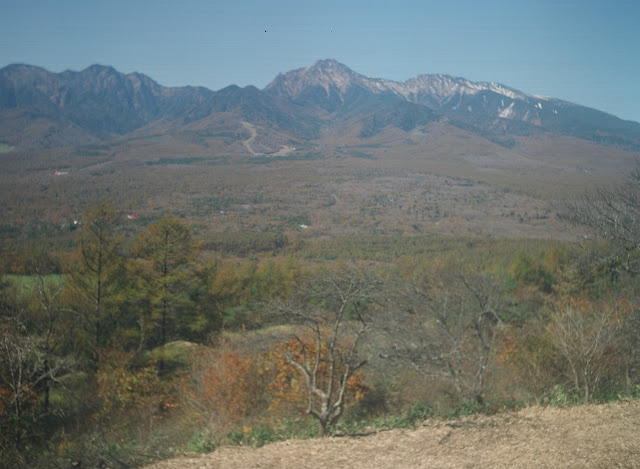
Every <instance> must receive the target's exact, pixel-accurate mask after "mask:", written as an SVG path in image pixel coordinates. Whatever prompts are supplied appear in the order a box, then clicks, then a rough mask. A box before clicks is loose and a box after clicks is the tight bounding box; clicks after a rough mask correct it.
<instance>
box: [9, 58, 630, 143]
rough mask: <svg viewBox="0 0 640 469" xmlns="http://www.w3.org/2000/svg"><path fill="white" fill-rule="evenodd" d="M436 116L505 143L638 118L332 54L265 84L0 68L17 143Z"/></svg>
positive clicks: (255, 131) (354, 137)
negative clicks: (388, 71)
mask: <svg viewBox="0 0 640 469" xmlns="http://www.w3.org/2000/svg"><path fill="white" fill-rule="evenodd" d="M434 125H439V126H445V127H446V128H447V129H455V130H456V132H458V131H459V132H460V133H461V134H464V135H467V136H469V135H472V136H473V137H474V138H479V139H481V140H484V141H487V142H491V144H495V145H498V146H500V147H504V148H513V147H514V146H517V145H518V144H519V142H520V141H521V140H522V139H549V138H555V137H571V138H575V139H579V140H582V141H586V142H589V143H592V144H597V145H604V146H612V147H616V148H618V149H622V150H628V151H633V152H636V151H638V150H640V124H639V123H636V122H632V121H625V120H622V119H619V118H617V117H615V116H613V115H610V114H607V113H604V112H601V111H598V110H595V109H590V108H587V107H584V106H580V105H577V104H573V103H569V102H567V101H563V100H560V99H556V98H550V97H544V96H534V95H530V94H526V93H523V92H521V91H518V90H515V89H512V88H509V87H507V86H504V85H501V84H499V83H493V82H492V83H484V82H482V83H479V82H472V81H469V80H466V79H464V78H459V77H452V76H448V75H419V76H417V77H415V78H412V79H409V80H406V81H403V82H399V81H391V80H386V79H383V78H369V77H366V76H363V75H361V74H358V73H356V72H354V71H353V70H351V69H349V68H348V67H347V66H345V65H343V64H341V63H339V62H337V61H335V60H331V59H330V60H321V61H318V62H316V63H315V64H313V65H311V66H309V67H306V68H301V69H298V70H293V71H289V72H287V73H284V74H279V75H278V76H277V77H275V79H274V80H273V81H272V82H271V83H269V84H268V85H267V86H266V87H265V88H264V89H262V90H260V89H258V88H256V87H253V86H247V87H245V88H240V87H238V86H235V85H231V86H228V87H226V88H224V89H221V90H219V91H212V90H209V89H206V88H203V87H192V86H189V87H181V88H169V87H164V86H161V85H159V84H158V83H156V82H155V81H153V80H152V79H151V78H149V77H147V76H145V75H143V74H140V73H131V74H123V73H120V72H118V71H117V70H115V69H114V68H112V67H107V66H102V65H92V66H90V67H88V68H87V69H85V70H83V71H81V72H73V71H65V72H62V73H52V72H49V71H47V70H44V69H42V68H39V67H35V66H30V65H20V64H16V65H9V66H7V67H4V68H2V69H0V144H3V145H4V146H5V147H8V148H15V149H17V150H38V149H45V148H56V147H64V146H74V145H81V144H88V143H97V142H109V141H114V140H119V139H123V138H139V137H144V136H149V135H158V134H180V133H183V134H184V133H189V132H191V133H199V134H201V135H207V136H216V135H218V136H222V135H224V136H225V137H226V142H227V144H228V145H229V148H230V149H231V148H235V149H242V150H243V151H249V152H250V153H252V154H258V153H260V154H266V155H269V154H276V153H277V152H281V151H282V149H283V148H294V147H296V146H298V147H299V146H303V145H305V144H306V143H308V142H313V141H316V142H319V141H322V142H325V143H326V142H345V141H350V142H353V141H358V142H360V143H362V142H366V141H368V140H371V139H375V138H378V140H379V138H380V136H381V135H384V134H385V133H389V132H394V133H395V134H394V135H398V133H399V134H402V133H405V134H407V135H415V134H420V133H424V132H426V131H428V129H429V128H431V127H432V126H434ZM240 143H244V145H240Z"/></svg>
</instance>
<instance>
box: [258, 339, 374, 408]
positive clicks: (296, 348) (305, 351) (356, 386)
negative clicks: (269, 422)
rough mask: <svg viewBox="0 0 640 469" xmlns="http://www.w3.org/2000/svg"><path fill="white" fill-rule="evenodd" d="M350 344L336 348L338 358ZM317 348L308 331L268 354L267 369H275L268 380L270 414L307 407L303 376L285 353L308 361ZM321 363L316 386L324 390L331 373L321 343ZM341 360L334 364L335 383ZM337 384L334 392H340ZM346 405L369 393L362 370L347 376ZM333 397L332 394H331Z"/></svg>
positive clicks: (296, 358) (325, 349) (327, 358)
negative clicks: (271, 395)
mask: <svg viewBox="0 0 640 469" xmlns="http://www.w3.org/2000/svg"><path fill="white" fill-rule="evenodd" d="M350 345H351V344H349V343H346V342H345V343H343V344H342V346H341V347H340V349H339V350H337V354H336V355H338V357H339V356H340V355H341V354H342V352H343V350H342V349H344V350H345V351H346V350H347V349H348V348H349V347H350ZM317 352H318V350H317V341H316V340H315V339H314V337H313V336H312V334H311V333H307V334H305V335H302V336H301V337H300V338H298V337H295V338H291V339H289V340H287V341H285V342H283V343H281V344H280V345H279V346H277V347H276V348H275V350H274V351H272V352H270V353H269V361H270V363H271V365H270V368H271V369H273V370H274V377H273V379H272V381H271V382H270V383H269V386H268V387H269V390H270V391H272V392H273V399H272V401H271V406H270V410H271V411H272V413H282V414H287V413H290V412H292V411H293V410H294V409H297V410H299V409H303V408H304V407H305V406H306V403H307V399H308V394H307V393H308V388H307V386H306V383H305V378H304V377H303V376H302V375H301V373H300V372H299V371H298V370H297V369H296V368H295V366H293V365H292V364H291V363H289V361H288V360H287V358H286V356H285V353H289V354H292V358H293V359H294V360H296V361H298V362H307V363H311V362H313V360H315V356H316V353H317ZM319 352H320V362H319V367H318V373H317V380H318V382H317V385H318V386H319V387H321V388H323V389H326V383H327V382H328V380H329V378H330V376H329V373H330V371H329V370H330V366H329V357H328V356H327V353H328V351H327V348H326V347H325V346H324V345H321V346H320V351H319ZM343 366H344V364H343V363H340V360H339V358H338V359H337V366H335V367H334V376H333V379H334V380H335V382H336V383H338V380H339V379H340V376H339V375H340V373H341V372H342V371H343ZM338 388H339V387H338V386H335V387H334V390H333V391H334V395H337V393H338V392H339V389H338ZM346 390H347V399H346V402H347V404H346V405H345V408H348V407H350V406H352V405H354V404H355V403H357V402H359V401H360V400H361V399H362V398H364V396H365V395H366V394H367V392H368V387H367V386H366V384H365V375H364V372H362V371H357V372H356V373H354V374H352V375H351V376H349V378H348V379H347V388H346ZM332 397H333V398H335V396H332Z"/></svg>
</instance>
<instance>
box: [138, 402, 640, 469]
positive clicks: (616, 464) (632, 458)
mask: <svg viewBox="0 0 640 469" xmlns="http://www.w3.org/2000/svg"><path fill="white" fill-rule="evenodd" d="M475 467H481V468H640V400H631V401H624V402H618V403H614V404H606V405H588V406H580V407H572V408H541V407H531V408H528V409H524V410H521V411H518V412H513V413H505V414H500V415H495V416H472V417H468V418H464V419H461V420H455V421H451V420H441V419H430V420H427V421H425V422H424V423H423V424H422V425H421V426H420V427H418V428H416V429H414V430H389V431H380V432H378V433H375V434H372V435H368V436H363V437H332V438H324V439H313V440H289V441H284V442H278V443H273V444H270V445H267V446H264V447H262V448H247V447H223V448H220V449H218V450H216V451H214V452H213V453H210V454H207V455H200V456H185V457H182V458H178V459H172V460H168V461H162V462H159V463H157V464H155V465H152V466H149V467H148V469H218V468H220V469H222V468H224V469H234V468H242V469H249V468H262V469H264V468H278V469H284V468H314V469H320V468H331V469H334V468H350V469H358V468H367V469H369V468H475Z"/></svg>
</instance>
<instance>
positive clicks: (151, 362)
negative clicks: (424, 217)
mask: <svg viewBox="0 0 640 469" xmlns="http://www.w3.org/2000/svg"><path fill="white" fill-rule="evenodd" d="M639 181H640V178H639V177H638V173H632V174H630V175H629V176H628V177H627V179H626V182H624V183H623V184H622V185H620V186H619V187H618V188H617V189H614V190H604V189H602V190H600V191H599V192H591V193H590V194H589V196H588V197H586V198H584V199H583V200H582V201H581V202H579V203H575V204H573V205H571V206H567V207H566V211H565V213H567V214H568V215H567V216H568V217H571V218H572V220H571V221H572V223H574V224H575V226H579V227H581V228H580V229H581V230H583V231H582V232H583V233H584V237H583V242H582V243H580V244H575V243H572V242H568V241H555V242H552V241H549V240H535V239H525V238H508V239H491V238H486V237H474V236H460V235H458V236H451V235H430V236H412V237H406V236H402V235H395V236H394V235H392V234H387V235H385V236H380V235H377V236H368V237H367V236H360V237H355V238H354V237H352V236H343V237H340V236H337V237H332V238H330V239H322V238H319V239H314V238H308V239H304V238H299V239H298V240H297V241H296V242H293V243H292V242H289V240H288V239H287V237H286V236H285V235H284V234H282V232H280V234H278V235H274V234H270V233H269V232H266V233H265V236H264V237H258V236H254V237H242V236H237V237H235V238H234V237H233V236H230V235H229V236H220V237H218V238H215V237H210V236H208V235H207V234H206V232H204V233H203V234H202V235H200V234H199V233H198V231H199V230H198V229H197V227H196V226H194V225H192V224H191V223H190V222H189V221H188V219H187V217H181V216H178V215H173V214H165V215H163V216H160V217H156V218H155V219H151V220H149V221H144V220H142V221H140V220H137V221H136V222H137V223H138V225H136V226H137V228H132V227H131V225H128V223H130V221H131V220H129V219H128V218H127V217H126V216H125V214H124V213H122V212H121V211H119V210H117V209H116V207H114V206H113V205H112V204H111V203H110V202H109V201H106V200H103V201H101V202H99V203H97V204H95V205H93V206H91V207H90V208H88V209H87V210H86V211H85V212H84V214H83V215H82V217H81V219H82V221H81V222H80V223H79V224H78V225H77V226H76V227H75V229H74V230H72V231H71V233H70V240H71V244H70V245H69V246H68V247H67V248H59V249H58V250H55V251H53V250H48V249H31V250H26V251H24V253H25V255H22V256H18V255H17V254H16V253H12V252H7V251H5V252H4V253H3V256H2V259H3V263H2V273H3V276H2V281H1V282H0V293H1V297H0V308H1V313H2V315H1V317H0V320H1V324H0V327H1V328H2V339H1V342H0V363H1V364H2V367H1V369H0V378H1V382H0V426H1V428H2V432H0V433H1V434H2V441H1V449H2V452H1V453H0V454H1V456H0V457H1V459H0V461H1V462H2V464H3V465H7V466H10V467H72V466H74V465H75V466H76V467H77V466H78V465H80V464H82V467H101V466H108V467H132V466H139V465H142V464H145V463H148V462H150V461H153V460H156V459H159V458H166V457H169V456H172V455H175V454H178V453H180V452H184V451H187V452H207V451H211V450H213V449H215V448H216V447H218V446H219V445H223V444H241V445H258V446H260V445H263V444H266V443H268V442H272V441H277V440H282V439H286V438H291V437H309V436H314V435H319V436H322V435H331V434H357V433H360V432H363V431H367V432H368V431H371V429H383V428H393V427H408V426H412V425H414V424H415V423H417V422H420V421H422V420H423V419H425V418H427V417H430V416H441V417H446V418H455V417H458V416H461V415H466V414H470V413H476V412H479V413H488V414H493V413H496V412H500V411H503V410H511V409H516V408H519V407H526V406H530V405H535V404H540V405H549V406H556V405H562V406H565V405H572V404H579V403H590V402H605V401H610V400H615V399H618V398H620V397H621V396H625V397H631V398H635V397H636V396H637V394H638V389H639V388H638V386H639V384H640V382H639V381H638V375H637V369H638V366H639V364H640V361H639V360H640V355H639V354H638V350H640V348H639V347H638V341H637V337H638V327H640V326H639V325H640V311H639V310H638V308H637V281H638V278H637V276H636V272H637V271H638V269H637V267H638V265H637V264H638V252H637V248H638V246H639V242H638V237H637V233H638V231H637V229H636V228H637V223H638V220H639V219H640V218H639V217H638V213H637V207H638V197H639V194H640V190H639V189H638V188H639V187H640V186H639V184H638V182H639ZM221 204H222V205H224V202H221ZM291 223H294V224H295V225H296V226H298V229H302V228H299V225H305V224H306V223H307V220H305V219H302V218H301V219H295V220H292V221H291ZM232 253H235V254H232ZM11 272H14V273H11ZM16 272H19V274H18V273H16Z"/></svg>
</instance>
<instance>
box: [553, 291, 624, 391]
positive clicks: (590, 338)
mask: <svg viewBox="0 0 640 469" xmlns="http://www.w3.org/2000/svg"><path fill="white" fill-rule="evenodd" d="M622 319H623V318H622V315H621V311H620V305H615V304H614V305H609V304H593V303H590V302H589V301H587V300H573V299H569V300H565V301H563V302H562V303H561V304H559V305H556V306H555V307H554V308H553V311H552V317H551V322H550V323H549V326H548V330H549V336H550V338H551V342H552V344H553V345H554V347H555V348H556V349H557V350H558V352H559V354H560V356H561V357H562V358H563V359H564V361H565V363H566V365H567V368H568V372H569V376H570V381H571V382H572V384H573V387H574V389H575V391H576V392H577V393H580V394H582V395H583V396H584V402H585V403H589V401H590V400H591V396H592V394H593V391H594V389H595V388H596V386H597V384H598V381H599V380H600V379H601V378H602V377H603V376H605V375H606V374H607V372H608V371H609V369H610V368H611V365H612V363H611V360H612V358H613V353H612V351H613V350H614V347H615V345H616V337H615V333H616V325H617V323H618V322H619V321H620V320H622Z"/></svg>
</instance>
